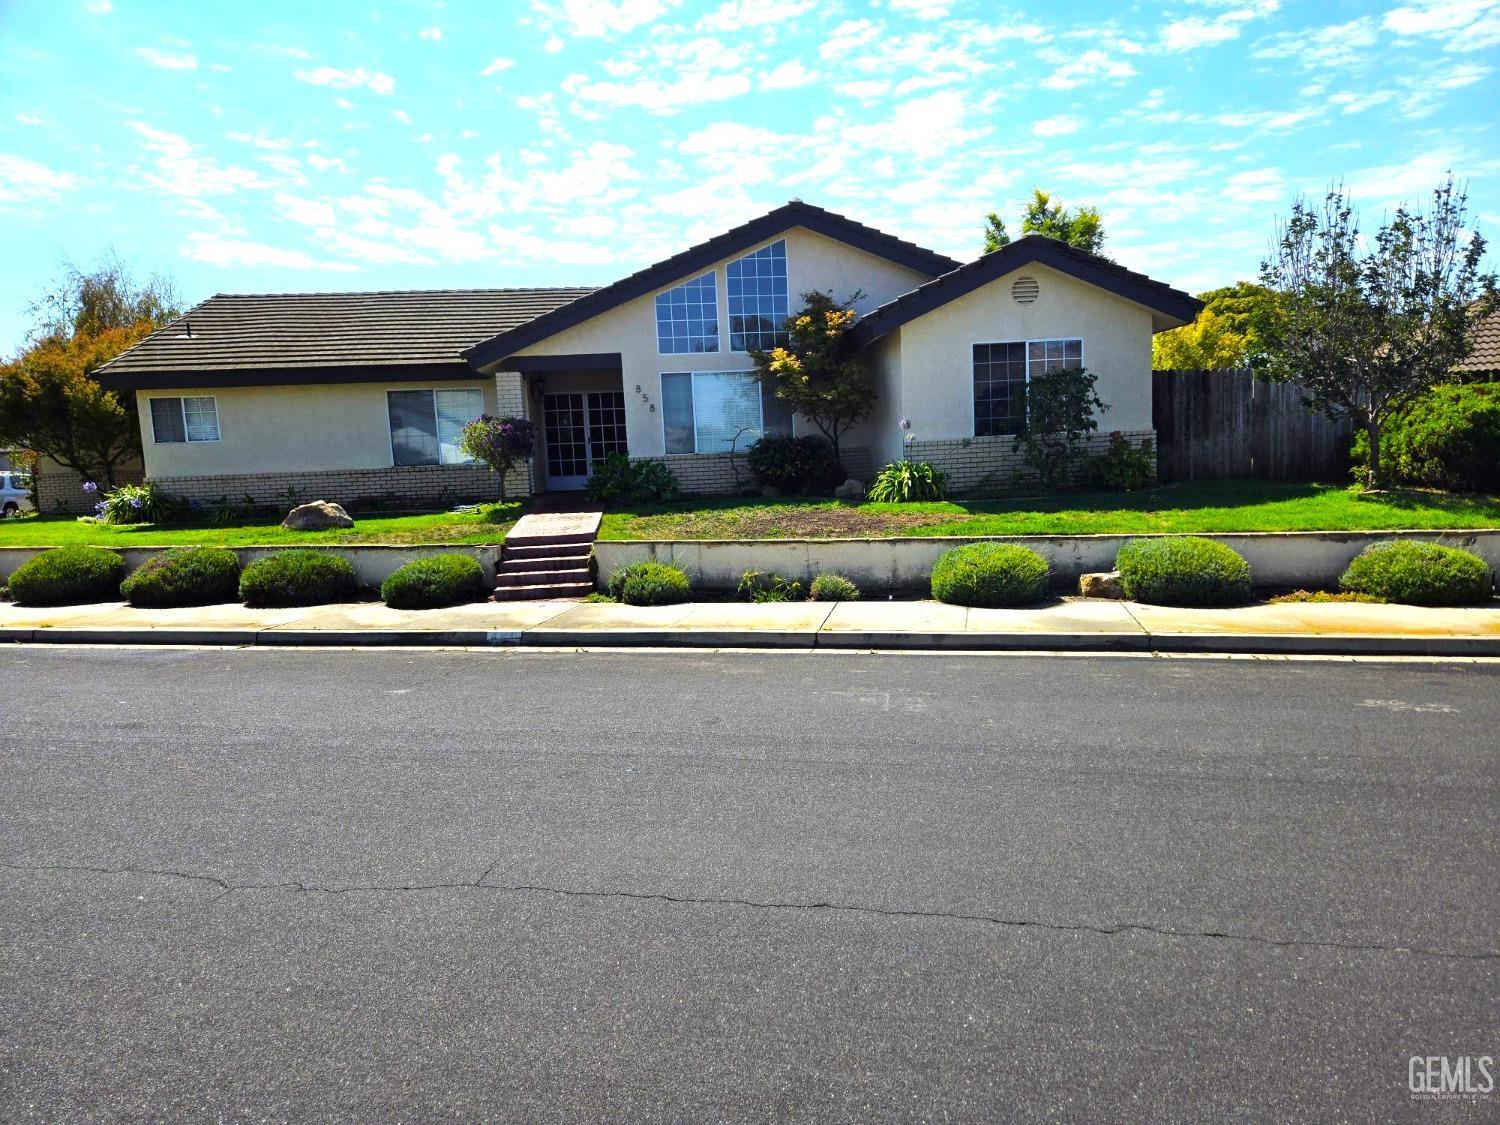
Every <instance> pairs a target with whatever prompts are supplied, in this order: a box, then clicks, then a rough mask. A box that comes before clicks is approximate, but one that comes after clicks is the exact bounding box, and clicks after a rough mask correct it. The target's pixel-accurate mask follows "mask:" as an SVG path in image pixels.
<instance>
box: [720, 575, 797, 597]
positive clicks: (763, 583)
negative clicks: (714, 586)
mask: <svg viewBox="0 0 1500 1125" xmlns="http://www.w3.org/2000/svg"><path fill="white" fill-rule="evenodd" d="M735 597H737V598H739V599H740V601H742V602H796V601H801V600H802V583H801V582H799V581H797V580H796V579H795V578H783V577H782V576H781V575H779V574H773V573H772V572H771V571H768V570H747V571H745V573H744V574H742V575H741V576H740V584H739V587H738V588H737V589H736V590H735Z"/></svg>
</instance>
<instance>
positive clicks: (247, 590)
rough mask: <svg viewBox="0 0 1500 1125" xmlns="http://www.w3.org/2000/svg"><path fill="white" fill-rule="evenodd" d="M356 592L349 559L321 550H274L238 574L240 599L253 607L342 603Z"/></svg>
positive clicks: (356, 588) (356, 584)
mask: <svg viewBox="0 0 1500 1125" xmlns="http://www.w3.org/2000/svg"><path fill="white" fill-rule="evenodd" d="M358 589H359V581H358V579H357V578H355V575H354V567H353V566H351V565H350V563H349V560H348V559H346V558H343V557H342V556H340V555H330V554H327V553H325V552H323V551H311V550H306V551H278V552H277V553H276V554H274V555H268V556H267V557H266V558H263V559H261V560H260V561H259V562H253V563H251V564H250V565H249V566H247V567H246V568H245V570H244V573H243V574H241V575H240V600H241V601H242V602H244V603H245V604H246V605H248V606H254V607H256V608H280V607H283V606H298V605H322V604H324V603H325V602H344V601H348V600H349V599H350V598H352V597H353V596H354V594H355V592H356V591H357V590H358Z"/></svg>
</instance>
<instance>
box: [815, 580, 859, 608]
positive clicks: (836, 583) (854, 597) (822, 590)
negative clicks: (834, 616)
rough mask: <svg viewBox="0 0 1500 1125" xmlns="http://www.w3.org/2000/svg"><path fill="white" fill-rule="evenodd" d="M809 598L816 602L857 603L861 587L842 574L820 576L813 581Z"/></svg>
mask: <svg viewBox="0 0 1500 1125" xmlns="http://www.w3.org/2000/svg"><path fill="white" fill-rule="evenodd" d="M808 598H809V600H811V601H815V602H857V601H859V587H858V586H856V585H855V584H854V583H853V582H852V581H850V580H849V579H847V578H845V577H844V576H843V575H842V574H820V575H818V576H817V577H816V578H814V579H813V580H812V587H811V588H810V589H809V591H808Z"/></svg>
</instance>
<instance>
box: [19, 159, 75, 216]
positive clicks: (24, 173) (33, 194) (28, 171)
mask: <svg viewBox="0 0 1500 1125" xmlns="http://www.w3.org/2000/svg"><path fill="white" fill-rule="evenodd" d="M77 186H78V177H77V176H74V175H73V174H72V173H70V172H58V171H55V170H54V169H52V168H49V167H47V166H46V165H45V164H38V163H37V162H36V161H34V160H27V159H26V158H25V157H24V156H16V155H14V154H13V153H4V152H0V205H4V204H15V203H42V202H45V201H48V200H52V199H56V198H57V197H58V196H60V195H61V194H62V193H63V192H66V191H72V190H73V189H74V188H75V187H77Z"/></svg>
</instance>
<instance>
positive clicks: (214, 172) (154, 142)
mask: <svg viewBox="0 0 1500 1125" xmlns="http://www.w3.org/2000/svg"><path fill="white" fill-rule="evenodd" d="M125 125H126V127H127V128H128V129H130V130H131V131H132V132H134V133H136V134H137V135H138V136H140V137H141V138H142V139H143V140H144V141H145V145H146V149H147V151H148V152H150V153H152V154H153V155H154V156H155V164H156V172H155V173H154V174H152V175H149V176H147V177H146V181H147V182H148V183H150V184H151V185H152V186H153V187H156V188H158V189H159V190H161V191H164V192H167V193H168V194H171V195H176V196H182V197H184V198H189V199H197V198H200V197H202V196H205V195H229V194H232V193H234V192H236V191H239V190H240V189H241V188H264V187H269V186H270V185H269V184H268V183H266V182H265V181H264V180H262V179H261V178H260V175H259V174H258V173H256V172H254V171H252V170H251V169H249V168H240V167H236V166H234V165H228V166H225V165H221V164H219V163H218V161H216V160H215V159H214V158H213V157H211V156H200V155H199V154H198V153H197V152H196V150H195V149H194V146H193V145H192V144H191V143H190V142H189V141H188V140H187V138H185V137H182V136H179V135H178V134H176V133H168V132H165V131H163V130H161V129H153V128H152V127H151V126H150V125H147V124H145V123H144V122H142V121H127V122H126V123H125Z"/></svg>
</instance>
